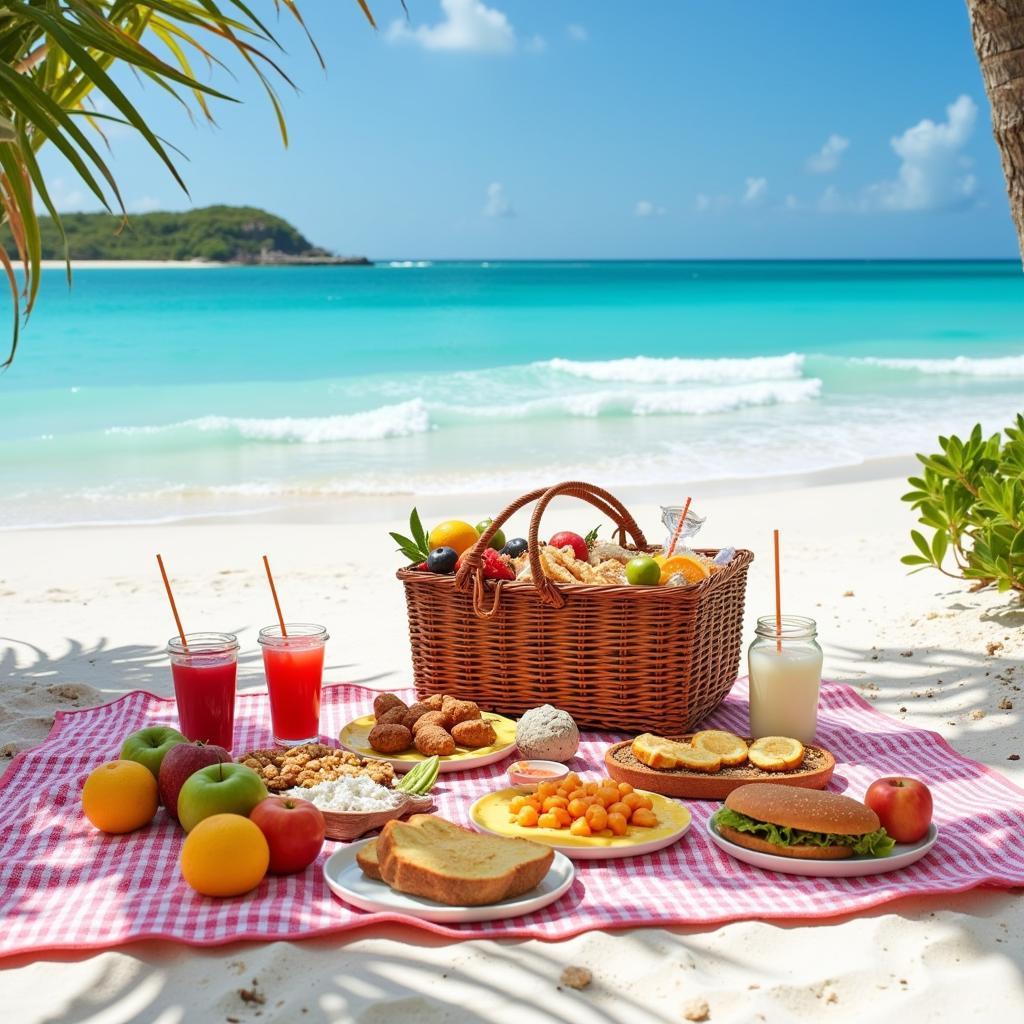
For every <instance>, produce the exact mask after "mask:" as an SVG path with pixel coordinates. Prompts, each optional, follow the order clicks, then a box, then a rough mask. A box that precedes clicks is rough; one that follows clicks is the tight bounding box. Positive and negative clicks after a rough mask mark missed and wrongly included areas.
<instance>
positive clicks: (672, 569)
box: [661, 552, 711, 586]
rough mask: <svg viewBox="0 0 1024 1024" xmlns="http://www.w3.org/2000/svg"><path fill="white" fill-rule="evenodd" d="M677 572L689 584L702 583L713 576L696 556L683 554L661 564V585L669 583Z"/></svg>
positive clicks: (667, 559)
mask: <svg viewBox="0 0 1024 1024" xmlns="http://www.w3.org/2000/svg"><path fill="white" fill-rule="evenodd" d="M677 572H679V573H682V574H683V578H684V579H685V580H686V582H687V583H700V581H701V580H706V579H707V578H708V577H709V576H710V575H711V570H710V569H709V568H708V567H707V566H706V565H705V564H704V562H702V561H701V560H700V559H699V558H698V557H697V556H696V555H691V554H689V553H685V552H684V553H683V554H679V555H673V556H672V557H671V558H666V559H664V561H662V562H661V585H662V586H664V585H665V584H666V583H668V581H669V579H671V578H672V577H673V576H674V575H675V574H676V573H677Z"/></svg>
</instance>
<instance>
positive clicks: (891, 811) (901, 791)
mask: <svg viewBox="0 0 1024 1024" xmlns="http://www.w3.org/2000/svg"><path fill="white" fill-rule="evenodd" d="M864 803H866V804H867V805H868V807H870V808H871V810H873V811H874V812H875V814H877V815H878V819H879V821H881V823H882V828H884V829H885V831H886V832H888V833H889V835H890V836H891V837H892V838H893V839H895V840H896V842H897V843H916V842H917V841H918V840H920V839H923V838H924V837H925V836H926V835H927V834H928V826H929V825H931V823H932V794H931V790H929V789H928V787H927V786H926V785H925V784H924V783H923V782H918V780H917V779H908V778H902V777H900V776H889V777H887V778H884V779H878V780H877V781H876V782H872V783H871V785H870V786H868V791H867V793H865V794H864Z"/></svg>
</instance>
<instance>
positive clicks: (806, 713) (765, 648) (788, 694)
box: [747, 615, 822, 743]
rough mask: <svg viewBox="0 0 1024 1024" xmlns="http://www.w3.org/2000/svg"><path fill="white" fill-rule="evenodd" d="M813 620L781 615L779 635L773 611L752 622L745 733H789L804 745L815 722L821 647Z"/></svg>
mask: <svg viewBox="0 0 1024 1024" xmlns="http://www.w3.org/2000/svg"><path fill="white" fill-rule="evenodd" d="M817 635H818V627H817V624H816V623H815V621H814V619H807V618H804V617H803V616H801V615H783V616H782V630H781V633H777V632H776V621H775V616H774V615H764V616H762V617H761V618H760V619H758V620H757V636H756V638H755V640H754V642H753V643H752V644H751V645H750V651H749V652H748V654H747V664H748V666H749V672H750V734H751V736H753V737H754V738H755V739H757V738H759V737H761V736H791V737H792V738H793V739H797V740H799V741H800V742H801V743H810V742H811V741H812V740H813V739H814V733H815V731H816V729H817V726H818V690H819V689H820V688H821V662H822V654H821V648H820V647H819V646H818V641H817V639H816V637H817Z"/></svg>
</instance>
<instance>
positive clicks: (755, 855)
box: [708, 815, 939, 878]
mask: <svg viewBox="0 0 1024 1024" xmlns="http://www.w3.org/2000/svg"><path fill="white" fill-rule="evenodd" d="M713 820H714V815H712V816H711V818H709V819H708V836H709V837H710V839H711V842H713V843H714V844H715V846H717V847H718V848H719V849H720V850H724V851H725V852H726V853H727V854H729V855H730V856H731V857H735V858H736V859H737V860H741V861H743V862H744V863H745V864H752V865H753V866H754V867H755V868H764V869H765V871H779V872H781V873H782V874H784V875H809V876H813V877H815V878H855V877H859V876H860V875H884V874H887V873H888V872H890V871H899V870H900V868H905V867H907V866H908V865H910V864H913V863H914V862H915V861H918V860H920V859H921V858H922V857H923V856H924V855H925V854H926V853H927V852H928V851H929V850H930V849H931V848H932V847H933V846H934V845H935V842H936V840H937V839H938V838H939V830H938V828H937V827H936V826H935V825H930V826H929V827H928V834H927V835H926V836H925V837H924V839H922V840H920V842H917V843H897V844H896V846H895V847H894V848H893V851H892V853H890V854H889V856H888V857H846V858H845V859H843V860H799V859H798V858H796V857H780V856H778V855H777V854H774V853H762V852H761V851H760V850H748V849H747V847H745V846H737V845H736V844H735V843H732V842H730V841H729V840H728V839H725V838H723V837H722V836H720V835H719V834H718V832H717V831H716V830H715V826H714V824H713Z"/></svg>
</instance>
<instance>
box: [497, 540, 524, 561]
mask: <svg viewBox="0 0 1024 1024" xmlns="http://www.w3.org/2000/svg"><path fill="white" fill-rule="evenodd" d="M529 548H530V543H529V541H527V540H526V538H525V537H513V538H512V539H511V540H510V541H508V542H507V543H506V544H505V546H504V547H503V548H502V549H501V554H503V555H506V556H507V557H508V558H518V557H519V556H520V555H525V554H526V552H527V551H528V550H529Z"/></svg>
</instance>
